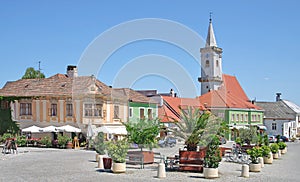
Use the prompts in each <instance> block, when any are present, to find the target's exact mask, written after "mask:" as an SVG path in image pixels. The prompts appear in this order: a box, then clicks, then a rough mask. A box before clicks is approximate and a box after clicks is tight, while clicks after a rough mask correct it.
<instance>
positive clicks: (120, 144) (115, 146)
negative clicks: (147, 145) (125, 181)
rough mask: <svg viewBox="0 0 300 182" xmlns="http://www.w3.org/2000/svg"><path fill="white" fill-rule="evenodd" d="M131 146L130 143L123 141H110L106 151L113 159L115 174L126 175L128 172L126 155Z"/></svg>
mask: <svg viewBox="0 0 300 182" xmlns="http://www.w3.org/2000/svg"><path fill="white" fill-rule="evenodd" d="M128 148H129V145H128V142H127V141H126V140H125V139H123V140H117V141H108V142H107V143H106V149H107V152H108V155H109V156H110V157H111V158H112V161H113V164H112V166H113V167H112V171H113V172H114V173H124V172H125V171H126V155H127V151H128Z"/></svg>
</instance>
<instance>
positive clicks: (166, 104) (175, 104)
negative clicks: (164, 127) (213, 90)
mask: <svg viewBox="0 0 300 182" xmlns="http://www.w3.org/2000/svg"><path fill="white" fill-rule="evenodd" d="M162 99H163V105H162V107H161V108H159V110H158V115H159V118H160V119H161V122H170V121H172V118H174V119H175V120H179V117H180V109H179V108H180V107H181V108H182V109H186V108H188V107H189V106H190V107H194V108H199V109H201V110H204V107H203V105H202V104H201V103H200V102H199V100H198V99H197V98H179V97H170V96H162Z"/></svg>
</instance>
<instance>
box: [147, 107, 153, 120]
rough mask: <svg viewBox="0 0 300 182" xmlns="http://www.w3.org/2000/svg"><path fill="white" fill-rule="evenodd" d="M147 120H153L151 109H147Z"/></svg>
mask: <svg viewBox="0 0 300 182" xmlns="http://www.w3.org/2000/svg"><path fill="white" fill-rule="evenodd" d="M148 119H150V120H151V119H153V116H152V109H148Z"/></svg>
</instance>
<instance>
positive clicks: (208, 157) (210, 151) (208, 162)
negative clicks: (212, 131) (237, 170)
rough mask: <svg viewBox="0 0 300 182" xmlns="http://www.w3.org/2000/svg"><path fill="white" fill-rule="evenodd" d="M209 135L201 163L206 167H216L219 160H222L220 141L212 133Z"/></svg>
mask: <svg viewBox="0 0 300 182" xmlns="http://www.w3.org/2000/svg"><path fill="white" fill-rule="evenodd" d="M211 137H212V138H211V141H210V143H209V144H208V146H207V150H206V153H205V157H204V161H203V165H204V167H207V168H218V167H219V162H221V160H222V158H221V156H220V148H219V144H220V141H219V137H218V136H217V135H212V136H211Z"/></svg>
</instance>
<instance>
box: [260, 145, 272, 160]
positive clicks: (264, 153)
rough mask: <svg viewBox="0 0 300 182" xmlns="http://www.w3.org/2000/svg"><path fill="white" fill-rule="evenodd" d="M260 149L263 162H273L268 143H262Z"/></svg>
mask: <svg viewBox="0 0 300 182" xmlns="http://www.w3.org/2000/svg"><path fill="white" fill-rule="evenodd" d="M261 149H262V156H263V159H264V163H265V164H272V163H273V155H272V152H271V149H270V147H269V146H268V145H264V146H262V147H261Z"/></svg>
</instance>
